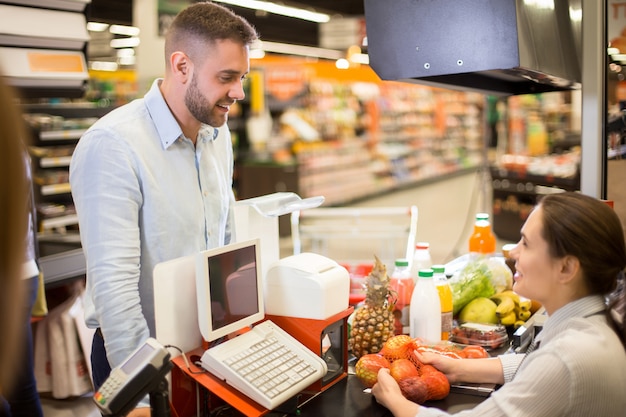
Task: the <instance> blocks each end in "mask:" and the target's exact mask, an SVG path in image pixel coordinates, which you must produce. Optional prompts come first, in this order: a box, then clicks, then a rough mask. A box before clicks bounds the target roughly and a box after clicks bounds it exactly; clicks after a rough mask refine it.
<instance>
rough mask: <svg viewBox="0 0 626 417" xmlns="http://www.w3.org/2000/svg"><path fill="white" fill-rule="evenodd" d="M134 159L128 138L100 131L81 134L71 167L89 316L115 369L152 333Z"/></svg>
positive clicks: (138, 183)
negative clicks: (144, 298) (142, 282)
mask: <svg viewBox="0 0 626 417" xmlns="http://www.w3.org/2000/svg"><path fill="white" fill-rule="evenodd" d="M132 161H133V160H132V152H130V150H129V149H128V147H127V145H126V143H125V142H123V141H122V140H117V139H116V137H115V136H114V134H111V133H108V132H107V131H106V130H103V129H96V130H91V131H88V132H87V133H86V134H85V135H84V136H83V138H81V140H80V141H79V143H78V145H77V147H76V149H75V152H74V155H73V158H72V162H71V165H70V183H71V189H72V197H73V199H74V203H75V205H76V211H77V214H78V217H79V225H80V235H81V242H82V246H83V250H84V253H85V259H86V262H87V289H86V298H88V299H89V300H88V301H86V304H90V307H91V309H92V311H87V310H88V308H87V306H86V314H87V313H89V315H91V316H92V317H87V320H88V324H90V325H92V326H94V325H96V326H99V327H100V329H101V331H102V334H103V337H104V341H105V347H106V351H107V356H108V359H109V363H110V365H111V367H112V368H113V367H115V366H117V365H119V364H120V363H122V362H123V361H124V360H125V359H126V358H127V357H128V356H129V355H130V354H131V353H132V352H133V350H134V349H135V348H137V346H139V345H140V344H141V343H143V341H145V340H146V339H147V338H148V336H149V330H148V326H147V322H146V320H145V318H144V316H143V314H142V309H141V302H140V301H141V300H140V296H139V288H138V283H139V277H140V251H141V247H140V232H139V224H138V218H139V209H140V207H141V205H142V196H141V192H140V191H141V190H140V187H141V184H140V182H139V179H138V176H137V172H136V169H134V166H133V162H132ZM89 320H93V322H92V323H89Z"/></svg>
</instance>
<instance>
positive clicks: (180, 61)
mask: <svg viewBox="0 0 626 417" xmlns="http://www.w3.org/2000/svg"><path fill="white" fill-rule="evenodd" d="M170 64H171V68H172V74H173V75H174V76H175V77H176V78H179V80H180V81H181V82H182V83H183V84H184V83H186V82H187V79H188V77H190V75H191V68H192V66H193V63H192V62H191V60H190V59H189V57H188V56H187V54H185V53H184V52H181V51H176V52H174V53H172V55H171V56H170Z"/></svg>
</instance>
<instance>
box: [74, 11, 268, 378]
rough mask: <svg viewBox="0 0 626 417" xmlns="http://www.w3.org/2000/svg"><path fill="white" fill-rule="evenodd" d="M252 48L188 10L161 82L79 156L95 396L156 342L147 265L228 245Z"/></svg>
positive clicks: (241, 26)
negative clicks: (238, 126) (236, 126)
mask: <svg viewBox="0 0 626 417" xmlns="http://www.w3.org/2000/svg"><path fill="white" fill-rule="evenodd" d="M256 39H257V34H256V31H255V29H254V28H252V27H251V26H250V25H249V24H248V23H247V22H246V21H245V20H244V19H242V18H241V17H239V16H237V15H235V14H233V13H232V12H231V11H229V10H228V9H226V8H224V7H222V6H218V5H216V4H212V3H204V2H202V3H196V4H193V5H191V6H190V7H188V8H187V9H185V10H183V11H182V12H180V13H179V14H178V16H177V17H176V18H175V20H174V21H173V23H172V26H171V27H170V29H169V31H168V33H167V35H166V40H165V56H166V74H165V77H164V79H158V80H156V81H154V83H153V85H152V88H151V89H150V91H148V93H147V94H146V95H145V97H144V98H143V99H138V100H135V101H133V102H131V103H129V104H127V105H125V106H123V107H121V108H119V109H116V110H113V111H111V112H110V113H109V114H107V115H106V116H105V117H103V118H101V119H100V120H99V121H98V122H96V123H95V124H94V125H93V126H92V127H91V128H90V129H89V130H88V131H87V132H86V133H85V134H84V136H83V137H82V138H81V140H80V141H79V143H78V145H77V147H76V150H75V152H74V155H73V157H72V162H71V165H70V183H71V186H72V197H73V199H74V202H75V205H76V210H77V213H78V218H79V227H80V234H81V241H82V245H83V249H84V252H85V258H86V261H87V292H86V300H85V315H86V321H87V325H88V326H89V327H91V328H97V329H98V330H97V331H96V335H95V336H94V347H93V350H92V365H93V372H94V383H95V385H96V387H98V386H100V385H101V384H102V382H104V381H105V380H106V378H107V377H108V373H109V370H110V368H111V367H115V366H117V365H119V364H120V363H121V362H123V361H124V359H126V358H127V357H128V356H129V355H130V354H131V353H132V352H133V350H134V349H136V348H137V347H138V346H139V345H141V344H142V343H143V342H144V341H145V340H146V339H147V338H148V336H150V335H152V336H154V328H155V327H154V305H153V288H152V272H153V268H154V266H155V265H156V264H157V263H159V262H163V261H166V260H170V259H173V258H177V257H180V256H185V255H190V254H193V253H197V252H199V251H201V250H204V249H207V248H212V247H216V246H220V245H224V244H227V243H229V242H230V241H231V238H232V236H231V226H232V220H231V206H232V204H233V202H234V195H233V191H232V175H233V151H232V143H231V138H230V133H229V131H228V128H227V126H226V121H227V118H228V111H229V108H230V106H231V105H233V104H234V103H235V102H236V101H237V100H241V99H243V98H244V91H243V87H242V81H243V79H244V77H245V76H246V74H247V73H248V71H249V56H248V52H249V45H250V44H251V43H252V42H253V41H254V40H256ZM105 352H106V356H104V355H103V354H104V353H105ZM107 360H108V361H107ZM107 362H108V363H107Z"/></svg>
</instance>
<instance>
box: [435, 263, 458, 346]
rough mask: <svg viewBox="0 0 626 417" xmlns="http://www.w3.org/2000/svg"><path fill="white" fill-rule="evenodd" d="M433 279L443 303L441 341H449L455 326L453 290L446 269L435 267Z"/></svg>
mask: <svg viewBox="0 0 626 417" xmlns="http://www.w3.org/2000/svg"><path fill="white" fill-rule="evenodd" d="M431 269H432V270H433V279H434V280H435V286H436V287H437V291H438V292H439V301H440V302H441V340H448V338H449V337H450V332H451V331H452V327H453V326H454V324H453V323H452V320H453V318H452V289H451V288H450V284H449V283H448V278H447V277H446V267H445V266H443V265H433V266H432V268H431Z"/></svg>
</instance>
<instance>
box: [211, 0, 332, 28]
mask: <svg viewBox="0 0 626 417" xmlns="http://www.w3.org/2000/svg"><path fill="white" fill-rule="evenodd" d="M215 1H216V2H219V3H226V4H230V5H232V6H239V7H245V8H247V9H254V10H262V11H264V12H269V13H274V14H279V15H281V16H288V17H295V18H297V19H302V20H308V21H311V22H317V23H326V22H328V21H330V16H329V15H327V14H325V13H317V12H313V11H310V10H306V9H300V8H297V7H290V6H284V5H281V4H276V3H271V2H269V1H260V0H215Z"/></svg>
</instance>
